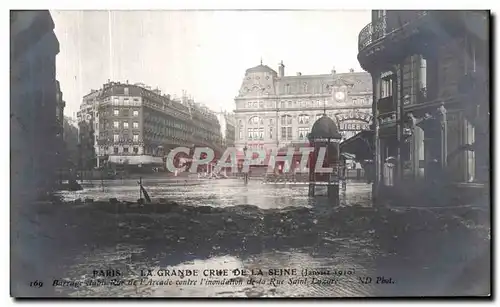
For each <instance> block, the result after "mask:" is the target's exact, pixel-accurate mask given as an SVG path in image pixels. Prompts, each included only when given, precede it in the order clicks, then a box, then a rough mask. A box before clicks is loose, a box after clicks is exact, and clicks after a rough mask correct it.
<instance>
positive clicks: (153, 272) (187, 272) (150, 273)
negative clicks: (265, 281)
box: [140, 268, 355, 278]
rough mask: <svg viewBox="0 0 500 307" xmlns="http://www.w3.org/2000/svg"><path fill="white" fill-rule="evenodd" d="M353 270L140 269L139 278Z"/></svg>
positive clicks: (344, 272) (348, 271)
mask: <svg viewBox="0 0 500 307" xmlns="http://www.w3.org/2000/svg"><path fill="white" fill-rule="evenodd" d="M354 273H355V272H354V269H327V268H321V269H296V268H280V269H278V268H272V269H238V268H236V269H203V270H199V269H183V270H175V269H141V270H140V276H141V277H158V276H159V277H163V276H164V277H175V276H177V277H180V278H184V277H197V276H203V277H236V276H265V275H267V276H311V275H353V274H354Z"/></svg>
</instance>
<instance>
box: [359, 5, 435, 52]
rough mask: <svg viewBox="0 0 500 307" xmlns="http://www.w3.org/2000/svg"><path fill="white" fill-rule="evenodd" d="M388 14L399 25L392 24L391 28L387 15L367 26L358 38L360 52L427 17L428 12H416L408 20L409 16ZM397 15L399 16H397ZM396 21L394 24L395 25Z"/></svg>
mask: <svg viewBox="0 0 500 307" xmlns="http://www.w3.org/2000/svg"><path fill="white" fill-rule="evenodd" d="M408 13H413V12H411V11H408ZM408 13H407V14H408ZM387 14H388V15H389V16H391V17H392V18H391V19H390V20H391V21H392V20H394V21H395V22H396V23H397V25H393V24H391V25H390V26H389V27H388V25H387V15H384V16H382V17H380V18H378V19H376V20H374V21H373V22H371V23H369V24H367V25H366V26H365V27H364V28H363V29H362V30H361V31H360V32H359V36H358V52H361V51H362V50H364V49H365V48H366V47H368V46H369V45H371V44H373V43H374V42H376V41H378V40H380V39H382V38H384V37H385V36H387V35H388V34H390V33H393V32H396V31H399V30H401V29H402V28H403V27H404V26H406V25H408V24H410V23H413V22H414V21H416V20H418V19H420V18H421V17H423V16H425V15H427V14H428V11H416V12H415V13H414V16H412V17H410V18H408V19H406V18H405V17H408V16H401V14H403V13H394V14H395V15H392V12H391V11H388V12H387ZM396 14H397V15H396ZM401 17H403V18H404V19H406V20H401ZM394 21H393V22H392V23H394Z"/></svg>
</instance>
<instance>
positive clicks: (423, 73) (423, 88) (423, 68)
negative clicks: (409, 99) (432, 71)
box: [418, 56, 427, 99]
mask: <svg viewBox="0 0 500 307" xmlns="http://www.w3.org/2000/svg"><path fill="white" fill-rule="evenodd" d="M419 62H420V70H419V74H418V90H419V91H420V93H419V94H420V95H421V97H422V98H423V99H426V98H427V60H426V59H424V57H423V56H420V61H419Z"/></svg>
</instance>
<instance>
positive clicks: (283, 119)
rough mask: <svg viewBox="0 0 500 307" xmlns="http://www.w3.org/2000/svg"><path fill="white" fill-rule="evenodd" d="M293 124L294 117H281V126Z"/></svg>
mask: <svg viewBox="0 0 500 307" xmlns="http://www.w3.org/2000/svg"><path fill="white" fill-rule="evenodd" d="M291 124H292V116H290V115H283V116H281V125H282V126H287V125H291Z"/></svg>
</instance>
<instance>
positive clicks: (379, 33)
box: [358, 16, 387, 51]
mask: <svg viewBox="0 0 500 307" xmlns="http://www.w3.org/2000/svg"><path fill="white" fill-rule="evenodd" d="M386 30H387V16H382V17H381V18H378V19H376V20H375V21H373V22H371V23H369V24H368V25H366V26H365V27H364V28H363V29H362V30H361V32H359V36H358V51H361V50H363V49H365V48H366V47H367V46H369V45H370V44H371V43H373V42H374V41H376V40H377V39H379V38H382V37H384V35H385V33H386Z"/></svg>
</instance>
